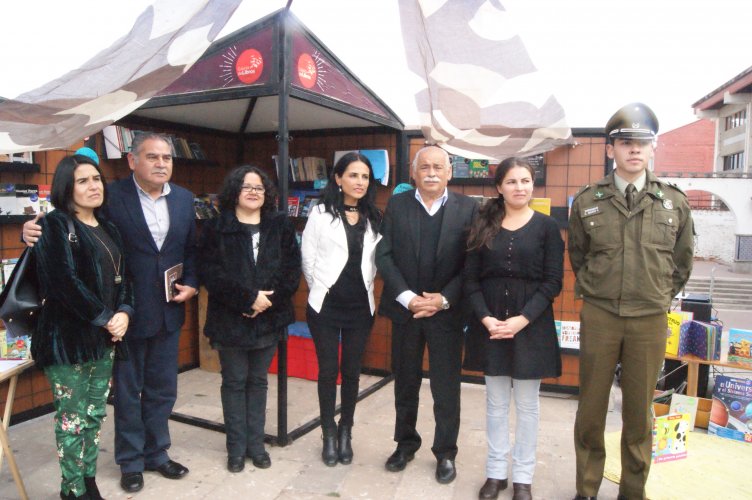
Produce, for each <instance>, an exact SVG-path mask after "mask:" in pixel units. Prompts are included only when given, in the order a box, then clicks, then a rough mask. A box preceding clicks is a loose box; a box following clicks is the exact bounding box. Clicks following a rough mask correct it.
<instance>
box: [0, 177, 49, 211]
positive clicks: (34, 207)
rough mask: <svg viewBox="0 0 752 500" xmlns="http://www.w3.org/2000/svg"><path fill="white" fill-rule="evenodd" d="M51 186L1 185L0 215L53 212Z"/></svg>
mask: <svg viewBox="0 0 752 500" xmlns="http://www.w3.org/2000/svg"><path fill="white" fill-rule="evenodd" d="M51 189H52V186H50V185H49V184H0V215H36V214H38V213H40V212H44V213H46V212H49V211H51V210H52V205H51V204H50V190H51Z"/></svg>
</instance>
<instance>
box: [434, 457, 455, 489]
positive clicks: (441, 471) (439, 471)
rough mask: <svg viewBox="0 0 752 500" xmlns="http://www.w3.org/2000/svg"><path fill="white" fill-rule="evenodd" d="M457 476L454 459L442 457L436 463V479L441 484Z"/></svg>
mask: <svg viewBox="0 0 752 500" xmlns="http://www.w3.org/2000/svg"><path fill="white" fill-rule="evenodd" d="M455 477H457V469H455V468H454V460H452V459H451V458H442V459H441V460H439V461H438V463H437V464H436V480H437V481H438V482H439V483H441V484H449V483H451V482H452V481H454V478H455Z"/></svg>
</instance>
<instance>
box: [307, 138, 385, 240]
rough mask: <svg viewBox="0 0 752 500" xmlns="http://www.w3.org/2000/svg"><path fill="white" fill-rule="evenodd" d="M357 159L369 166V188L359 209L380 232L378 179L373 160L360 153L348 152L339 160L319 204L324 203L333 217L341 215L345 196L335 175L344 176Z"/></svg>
mask: <svg viewBox="0 0 752 500" xmlns="http://www.w3.org/2000/svg"><path fill="white" fill-rule="evenodd" d="M356 161H360V162H363V163H364V164H365V165H366V166H367V167H368V189H367V190H366V194H365V196H363V197H362V198H361V199H359V200H358V211H359V212H360V216H361V217H365V218H366V219H367V220H368V222H370V223H371V228H372V229H373V231H374V232H378V230H379V226H380V225H381V210H379V209H378V208H377V207H376V179H374V177H373V167H372V166H371V161H370V160H369V159H368V158H366V157H365V156H363V155H362V154H360V153H356V152H352V153H347V154H345V155H343V156H342V157H341V158H340V159H339V161H337V163H336V164H335V165H334V168H333V169H332V174H331V175H330V176H329V182H328V183H327V185H326V187H325V188H324V189H323V191H322V193H321V201H319V204H323V205H324V208H325V209H326V211H327V212H329V213H330V214H331V215H332V219H336V218H338V217H341V215H340V214H341V213H342V212H343V211H344V209H345V201H344V200H345V197H344V195H343V194H342V191H341V190H340V189H339V186H338V185H337V181H336V179H335V176H339V177H342V176H344V175H345V170H347V167H349V166H350V164H351V163H353V162H356Z"/></svg>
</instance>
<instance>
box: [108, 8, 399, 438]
mask: <svg viewBox="0 0 752 500" xmlns="http://www.w3.org/2000/svg"><path fill="white" fill-rule="evenodd" d="M121 123H122V124H123V125H128V126H132V127H134V128H139V127H141V128H149V129H155V130H160V129H161V130H173V131H174V130H182V131H185V133H187V134H196V133H197V132H198V133H204V134H208V135H216V136H218V137H221V138H222V139H221V140H220V141H218V142H217V143H215V144H213V148H206V150H207V157H209V156H215V155H216V156H221V157H223V158H224V159H225V161H224V162H222V161H220V162H219V163H220V165H221V166H222V167H225V168H224V169H223V170H222V173H221V174H219V175H218V173H214V174H213V177H217V178H218V179H215V181H216V182H215V185H218V181H219V180H221V177H223V175H224V172H226V171H227V168H229V167H230V166H232V165H233V164H234V165H237V164H243V163H251V162H252V163H256V164H259V165H261V166H262V167H270V166H271V165H272V164H273V163H272V158H271V154H265V155H264V156H265V157H259V151H258V148H257V145H258V142H259V141H262V142H266V143H267V144H266V145H265V146H264V147H263V148H261V149H262V150H263V151H264V152H265V153H273V154H276V157H277V164H278V165H284V166H286V165H288V164H289V158H290V143H291V141H294V140H295V138H296V136H297V134H303V135H311V134H314V135H315V134H317V133H318V134H322V135H327V134H328V135H335V136H336V135H337V134H340V135H343V134H348V135H357V134H361V133H364V132H366V131H367V132H371V133H372V132H378V133H382V134H388V135H392V136H393V139H394V140H393V144H396V146H397V147H396V148H392V151H390V152H389V153H390V155H389V156H390V159H391V160H392V161H394V162H395V163H392V161H390V163H391V170H393V171H394V170H399V169H395V168H394V165H395V164H403V163H405V162H404V158H403V157H404V156H405V154H406V151H407V146H406V143H405V141H406V139H405V136H404V134H403V133H402V129H403V124H402V122H401V121H400V119H399V118H398V117H397V115H396V114H395V113H394V112H393V111H392V110H391V109H389V107H388V106H387V105H386V104H384V103H383V102H382V101H381V100H380V99H379V98H378V97H377V96H376V95H374V94H373V92H371V91H370V90H369V89H368V88H367V87H366V86H365V85H363V84H362V83H361V82H360V81H359V80H358V79H357V78H356V77H355V75H353V74H352V73H351V72H350V71H349V70H348V69H347V68H346V67H345V66H344V64H342V62H340V61H339V60H338V59H337V57H336V56H335V55H334V54H332V53H331V52H330V51H329V49H327V48H326V47H325V46H324V44H323V43H322V42H321V41H320V40H319V39H318V38H316V36H314V35H313V34H312V33H311V32H310V31H309V30H308V29H307V28H306V27H305V26H304V25H303V24H302V23H301V22H300V21H299V20H298V19H297V18H296V17H295V16H294V15H292V13H290V12H289V10H287V9H282V10H279V11H277V12H275V13H272V14H270V15H269V16H267V17H265V18H262V19H260V20H258V21H257V22H255V23H253V24H250V25H248V26H246V27H244V28H242V29H240V30H238V31H236V32H234V33H232V34H230V35H228V36H226V37H224V38H222V39H220V40H218V41H216V42H215V43H213V44H212V45H211V47H210V48H209V49H208V50H207V52H206V53H205V54H204V55H203V56H202V57H201V58H200V59H199V60H198V61H197V62H196V63H195V64H194V66H193V67H191V69H190V70H189V71H188V72H186V73H185V74H184V75H183V76H182V77H181V78H179V79H178V80H176V81H175V82H174V83H172V84H171V85H170V86H169V87H167V88H166V89H165V90H163V91H162V92H161V93H159V94H157V95H156V96H155V97H153V98H152V99H150V100H149V101H148V102H147V103H146V104H144V105H143V106H142V107H140V108H139V109H137V110H136V111H134V112H133V113H132V114H131V115H129V116H128V117H126V118H124V119H123V120H121ZM269 143H276V147H272V148H270V147H269ZM226 148H231V149H232V150H233V151H232V152H230V154H228V151H218V149H226ZM212 149H213V151H212ZM339 149H357V148H352V147H342V148H339ZM332 153H333V151H332ZM262 154H263V153H262ZM330 158H331V157H329V158H327V161H331V160H330ZM175 163H176V167H178V168H180V167H181V164H187V165H190V162H184V161H183V162H181V160H180V159H179V158H178V159H176V162H175ZM222 163H227V164H224V165H222ZM272 169H273V167H272V168H270V169H269V170H272ZM277 170H278V171H277V178H278V188H279V206H280V209H283V210H286V209H287V199H288V189H289V188H290V178H289V172H288V169H287V168H278V169H277ZM396 173H397V176H398V177H399V172H396ZM392 177H394V175H392ZM293 187H302V188H307V189H312V188H313V183H312V182H307V183H303V185H297V186H293ZM298 293H300V292H298ZM202 295H203V296H204V302H203V308H204V309H203V310H204V311H205V295H206V294H202ZM201 306H202V304H201V301H200V302H199V322H200V323H201V320H202V318H201V316H202V314H201ZM204 316H205V314H204ZM201 329H202V325H199V330H201ZM200 336H201V337H203V335H201V334H200ZM200 349H201V350H202V352H201V354H200V357H201V359H202V366H203V362H204V360H205V359H206V358H211V357H214V356H216V354H215V353H213V352H211V351H210V347H209V345H208V342H207V341H206V339H205V338H204V339H203V341H202V343H201V346H200ZM215 363H216V361H215ZM278 373H279V375H278V414H277V429H278V432H277V436H267V439H268V440H270V441H273V442H275V443H276V444H279V445H286V444H288V443H290V442H291V441H292V439H294V438H295V437H296V435H297V434H302V433H305V432H307V431H308V430H310V429H311V428H313V427H315V426H316V425H318V421H317V420H314V421H312V422H309V424H306V425H304V426H303V428H299V429H296V430H294V431H292V432H288V430H287V341H286V340H285V341H282V342H280V344H279V347H278ZM173 418H174V419H176V420H180V421H184V422H187V423H192V424H196V425H201V426H204V427H208V428H217V430H221V429H222V426H218V425H217V424H216V423H213V422H209V421H206V420H203V419H200V418H196V417H189V416H186V415H179V414H175V413H173Z"/></svg>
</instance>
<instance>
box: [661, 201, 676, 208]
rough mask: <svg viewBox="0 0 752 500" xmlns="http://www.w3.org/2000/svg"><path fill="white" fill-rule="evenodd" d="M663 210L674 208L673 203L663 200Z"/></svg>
mask: <svg viewBox="0 0 752 500" xmlns="http://www.w3.org/2000/svg"><path fill="white" fill-rule="evenodd" d="M663 208H665V209H666V210H671V209H672V208H674V202H673V201H671V200H663Z"/></svg>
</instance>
